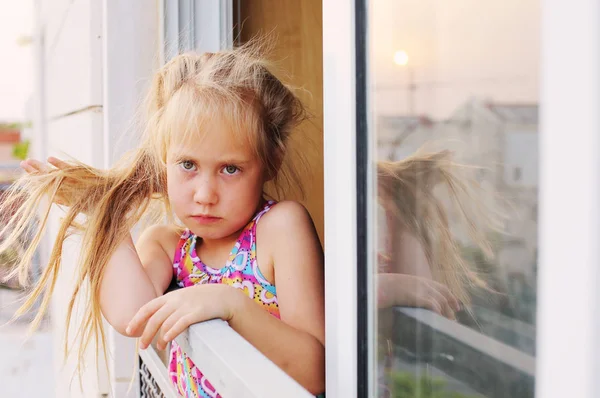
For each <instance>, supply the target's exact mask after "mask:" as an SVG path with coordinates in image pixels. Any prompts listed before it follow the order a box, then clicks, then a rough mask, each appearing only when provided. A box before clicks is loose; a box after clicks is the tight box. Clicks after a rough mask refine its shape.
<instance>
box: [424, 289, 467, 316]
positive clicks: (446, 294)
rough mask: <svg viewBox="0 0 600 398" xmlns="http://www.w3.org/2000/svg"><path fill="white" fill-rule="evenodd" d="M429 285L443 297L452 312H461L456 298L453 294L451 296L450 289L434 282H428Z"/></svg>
mask: <svg viewBox="0 0 600 398" xmlns="http://www.w3.org/2000/svg"><path fill="white" fill-rule="evenodd" d="M429 283H430V284H431V285H433V287H434V288H435V289H437V291H438V292H440V293H441V294H442V295H443V296H444V298H445V299H446V300H447V301H448V304H449V305H450V308H452V310H454V311H455V312H458V311H460V310H461V305H460V301H458V299H457V298H456V296H455V295H454V294H452V292H451V291H450V289H448V287H447V286H446V285H443V284H441V283H438V282H435V281H429Z"/></svg>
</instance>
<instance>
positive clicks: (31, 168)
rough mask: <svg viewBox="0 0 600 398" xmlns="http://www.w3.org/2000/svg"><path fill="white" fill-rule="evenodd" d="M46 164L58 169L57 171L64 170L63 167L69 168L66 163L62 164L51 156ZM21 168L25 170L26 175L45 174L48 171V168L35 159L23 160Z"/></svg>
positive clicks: (62, 162)
mask: <svg viewBox="0 0 600 398" xmlns="http://www.w3.org/2000/svg"><path fill="white" fill-rule="evenodd" d="M48 163H49V164H51V165H52V166H54V167H56V168H58V169H64V168H65V167H67V166H69V164H68V163H67V162H64V161H62V160H60V159H57V158H55V157H53V156H50V157H49V158H48ZM20 166H21V168H23V170H25V171H26V172H27V173H45V172H47V171H49V170H50V168H49V167H48V166H47V165H46V164H44V163H42V162H40V161H39V160H37V159H27V160H23V161H22V162H21V163H20Z"/></svg>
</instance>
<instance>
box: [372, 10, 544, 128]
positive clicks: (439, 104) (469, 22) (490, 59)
mask: <svg viewBox="0 0 600 398" xmlns="http://www.w3.org/2000/svg"><path fill="white" fill-rule="evenodd" d="M368 3H369V6H370V10H369V11H370V12H369V26H370V37H369V44H370V54H369V62H370V65H369V67H370V69H371V74H370V79H371V82H372V84H373V85H374V86H375V88H374V93H375V95H374V100H375V109H376V112H377V113H379V114H398V113H400V114H406V113H407V110H408V102H409V101H408V91H407V90H406V88H405V87H406V84H407V83H408V81H409V73H408V70H407V67H402V66H398V65H396V64H395V63H394V60H393V59H394V53H395V52H396V51H398V50H404V51H405V52H406V53H407V54H408V57H409V61H408V66H410V67H411V68H412V70H413V76H414V82H415V84H416V86H417V87H416V90H415V94H414V103H415V113H418V114H425V115H429V116H434V117H441V118H443V117H446V116H449V115H450V114H451V113H452V112H453V111H454V110H456V108H457V107H459V106H460V105H461V104H462V103H464V102H465V101H466V100H467V99H469V98H471V97H476V98H486V99H491V100H493V101H497V102H510V103H537V101H538V91H539V61H540V4H539V3H540V0H485V1H482V0H451V1H448V0H376V1H370V2H368Z"/></svg>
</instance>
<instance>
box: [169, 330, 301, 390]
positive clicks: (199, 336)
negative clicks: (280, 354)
mask: <svg viewBox="0 0 600 398" xmlns="http://www.w3.org/2000/svg"><path fill="white" fill-rule="evenodd" d="M175 341H176V342H177V344H179V345H180V346H181V348H182V350H183V351H184V352H185V353H186V354H187V355H188V356H189V357H190V358H191V360H192V361H193V362H194V363H195V364H196V366H198V368H200V369H202V372H203V374H204V375H205V376H206V378H207V379H208V380H209V381H210V382H211V384H212V385H213V386H214V387H215V389H216V390H217V391H219V394H220V395H221V396H223V397H224V398H280V397H286V398H287V397H290V398H294V397H299V398H303V397H306V398H308V397H313V396H312V395H311V394H310V393H309V392H308V391H307V390H305V389H304V388H303V387H302V386H301V385H300V384H298V383H297V382H296V381H295V380H294V379H292V378H291V377H290V376H288V375H287V374H286V373H285V372H284V371H283V370H281V369H280V368H279V367H277V365H275V364H274V363H273V362H271V361H270V360H269V359H268V358H267V357H265V356H264V355H263V354H262V353H260V351H258V350H257V349H256V348H254V347H253V346H252V345H251V344H250V343H248V342H247V341H246V340H244V338H243V337H241V336H240V335H239V334H237V333H236V332H235V331H234V330H233V329H232V328H231V327H229V325H228V324H227V323H226V322H224V321H222V320H220V319H217V320H212V321H207V322H202V323H198V324H195V325H192V326H191V327H190V328H188V330H187V331H186V332H185V333H183V334H181V335H180V336H178V337H177V338H176V339H175ZM266 375H268V377H266ZM265 377H266V379H265ZM265 380H268V382H265Z"/></svg>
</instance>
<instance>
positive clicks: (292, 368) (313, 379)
mask: <svg viewBox="0 0 600 398" xmlns="http://www.w3.org/2000/svg"><path fill="white" fill-rule="evenodd" d="M314 343H315V344H314V349H313V350H312V352H313V354H312V355H311V357H312V358H311V359H310V360H307V361H306V362H304V364H301V363H300V362H298V361H294V362H293V363H292V362H288V363H286V364H284V366H283V367H282V369H283V370H284V371H285V372H286V373H287V374H288V375H290V376H292V378H293V379H295V380H296V381H297V382H298V383H299V384H300V385H301V386H302V387H304V389H305V390H307V391H308V392H310V393H311V394H312V395H315V396H316V395H319V394H323V393H324V392H325V347H324V346H323V344H321V343H320V342H317V341H316V340H315V341H314ZM307 359H308V358H307Z"/></svg>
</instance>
